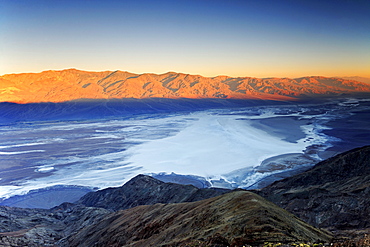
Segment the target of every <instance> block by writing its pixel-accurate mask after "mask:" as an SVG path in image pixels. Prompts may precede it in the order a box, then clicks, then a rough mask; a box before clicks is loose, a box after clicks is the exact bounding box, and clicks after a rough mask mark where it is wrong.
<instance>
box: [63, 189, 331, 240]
mask: <svg viewBox="0 0 370 247" xmlns="http://www.w3.org/2000/svg"><path fill="white" fill-rule="evenodd" d="M328 240H330V236H329V235H328V234H326V233H324V232H322V231H320V230H318V229H316V228H314V227H312V226H310V225H308V224H306V223H304V222H302V221H301V220H299V219H298V218H297V217H294V216H293V215H291V214H290V213H288V212H287V211H285V210H283V209H281V208H279V207H277V206H276V205H274V204H273V203H271V202H268V201H267V200H265V199H263V198H262V197H260V196H258V195H256V194H254V193H251V192H247V191H233V192H230V193H227V194H224V195H221V196H218V197H213V198H210V199H206V200H202V201H198V202H189V203H176V204H155V205H151V206H139V207H135V208H131V209H127V210H123V211H118V212H116V213H113V214H110V215H108V216H107V217H105V218H104V219H103V220H102V221H100V222H98V223H97V224H94V225H91V226H89V227H87V228H84V229H82V230H81V231H79V232H78V233H77V234H75V235H73V236H72V237H71V238H70V239H69V243H70V246H186V244H191V243H192V244H196V243H197V244H198V245H199V244H200V243H202V242H203V243H204V244H205V243H209V244H212V243H213V244H216V243H218V244H222V245H221V246H229V245H230V244H231V245H233V246H239V245H240V246H241V245H242V244H248V243H254V244H258V243H260V244H262V243H263V242H265V241H270V242H297V241H304V242H306V241H308V242H326V241H328Z"/></svg>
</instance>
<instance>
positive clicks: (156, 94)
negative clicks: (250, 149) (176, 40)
mask: <svg viewBox="0 0 370 247" xmlns="http://www.w3.org/2000/svg"><path fill="white" fill-rule="evenodd" d="M359 92H370V85H369V84H367V83H362V82H358V81H355V80H346V79H341V78H334V77H333V78H327V77H320V76H311V77H302V78H295V79H290V78H264V79H260V78H251V77H235V78H233V77H228V76H217V77H203V76H200V75H189V74H182V73H175V72H168V73H165V74H150V73H145V74H134V73H130V72H125V71H118V70H117V71H113V72H112V71H104V72H88V71H81V70H76V69H67V70H61V71H52V70H50V71H44V72H41V73H23V74H7V75H3V76H0V102H14V103H31V102H32V103H38V102H65V101H71V100H78V99H122V98H138V99H142V98H196V99H198V98H228V99H265V100H295V99H299V98H302V97H303V98H304V97H312V96H323V95H325V96H329V95H339V94H348V93H359Z"/></svg>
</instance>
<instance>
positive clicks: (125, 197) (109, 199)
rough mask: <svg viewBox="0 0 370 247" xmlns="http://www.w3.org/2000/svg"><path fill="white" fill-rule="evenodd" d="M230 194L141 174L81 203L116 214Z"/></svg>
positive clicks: (86, 196) (223, 190) (96, 193)
mask: <svg viewBox="0 0 370 247" xmlns="http://www.w3.org/2000/svg"><path fill="white" fill-rule="evenodd" d="M227 192H230V190H228V189H218V188H210V189H198V188H196V187H195V186H193V185H182V184H174V183H165V182H162V181H159V180H157V179H155V178H153V177H150V176H146V175H138V176H136V177H134V178H132V179H131V180H130V181H128V182H127V183H125V184H124V185H123V186H121V187H117V188H107V189H103V190H100V191H97V192H91V193H88V194H86V195H85V196H83V197H82V198H81V199H80V200H79V201H78V203H79V204H83V205H85V206H88V207H100V208H105V209H109V210H114V211H116V210H122V209H128V208H133V207H136V206H139V205H152V204H155V203H179V202H193V201H199V200H203V199H207V198H211V197H215V196H218V195H221V194H224V193H227Z"/></svg>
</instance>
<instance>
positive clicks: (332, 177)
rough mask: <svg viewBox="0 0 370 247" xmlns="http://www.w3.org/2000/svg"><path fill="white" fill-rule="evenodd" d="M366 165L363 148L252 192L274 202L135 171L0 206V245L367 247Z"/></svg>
mask: <svg viewBox="0 0 370 247" xmlns="http://www.w3.org/2000/svg"><path fill="white" fill-rule="evenodd" d="M369 167H370V146H366V147H363V148H358V149H354V150H351V151H348V152H346V153H343V154H340V155H337V156H335V157H333V158H330V159H328V160H326V161H323V162H320V163H319V164H317V165H316V166H315V167H313V168H312V169H311V170H309V171H307V172H304V173H302V174H300V175H297V176H294V177H291V178H287V179H284V180H282V181H279V182H275V183H274V184H272V185H271V186H268V187H266V188H265V189H262V190H260V191H257V192H258V193H260V194H261V195H263V196H264V197H265V198H267V199H269V200H271V201H273V202H275V203H276V204H274V203H271V202H269V201H268V200H266V199H265V198H263V197H261V196H258V195H256V194H255V193H252V192H248V191H244V190H235V191H228V190H220V189H198V188H196V187H194V186H191V185H177V184H171V183H164V182H161V181H159V180H156V179H154V178H152V177H148V176H144V175H139V176H137V177H135V178H133V179H132V180H130V181H129V182H127V183H126V184H125V185H123V186H122V187H118V188H109V189H105V190H102V191H98V192H92V193H89V194H87V195H86V196H84V197H83V198H81V199H80V201H78V202H77V203H76V204H71V203H64V204H62V205H60V206H58V207H55V208H52V209H50V210H47V209H20V208H11V207H0V246H248V245H252V246H262V245H263V244H264V243H265V242H269V243H275V244H276V243H277V242H280V243H284V244H286V245H289V246H291V245H293V244H297V243H303V242H306V243H311V244H312V246H313V244H314V243H316V245H315V246H320V245H319V244H318V243H330V242H332V243H333V244H332V245H331V246H336V247H342V246H343V247H344V246H356V247H365V246H370V238H369V233H370V231H369V228H370V227H369V219H370V213H369V207H370V206H369V205H370V203H369V198H370V197H369V196H370V195H369V185H370V184H369V181H370V178H369V176H370V169H369ZM277 205H280V206H281V207H283V208H285V209H283V208H281V207H279V206H277ZM288 211H290V212H288ZM291 213H293V214H295V215H296V216H294V215H293V214H291ZM299 217H300V218H299ZM309 223H310V224H311V225H314V226H311V225H310V224H309ZM315 226H316V227H320V228H325V230H323V229H320V228H315ZM328 230H330V231H331V232H329V231H328ZM338 237H339V238H340V239H338Z"/></svg>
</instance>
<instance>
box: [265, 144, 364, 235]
mask: <svg viewBox="0 0 370 247" xmlns="http://www.w3.org/2000/svg"><path fill="white" fill-rule="evenodd" d="M259 193H260V194H261V195H262V196H264V197H265V198H267V199H268V200H270V201H272V202H274V203H276V204H277V205H279V206H281V207H283V208H285V209H286V210H288V211H290V212H292V213H293V214H295V215H296V216H298V217H299V218H301V219H303V220H305V221H306V222H308V223H310V224H312V225H314V226H317V227H324V228H328V229H330V230H332V231H337V230H353V229H366V228H370V206H369V205H370V146H365V147H362V148H357V149H354V150H350V151H348V152H345V153H342V154H339V155H337V156H334V157H332V158H330V159H327V160H324V161H322V162H320V163H318V164H317V165H316V166H314V167H313V168H312V169H310V170H308V171H306V172H304V173H302V174H299V175H296V176H293V177H290V178H286V179H283V180H281V181H278V182H275V183H273V184H272V185H270V186H267V187H266V188H264V189H262V190H261V191H260V192H259Z"/></svg>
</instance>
